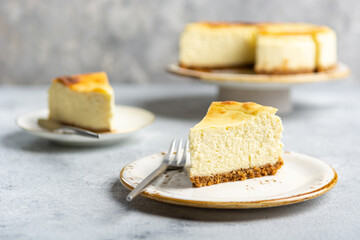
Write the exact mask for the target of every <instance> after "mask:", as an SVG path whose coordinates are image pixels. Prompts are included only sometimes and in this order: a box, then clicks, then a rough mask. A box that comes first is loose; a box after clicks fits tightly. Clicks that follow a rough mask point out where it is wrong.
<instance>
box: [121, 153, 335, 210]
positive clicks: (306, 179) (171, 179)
mask: <svg viewBox="0 0 360 240" xmlns="http://www.w3.org/2000/svg"><path fill="white" fill-rule="evenodd" d="M283 158H284V165H283V166H282V168H281V169H280V170H279V171H278V172H277V174H276V175H274V176H266V177H260V178H253V179H247V180H245V181H237V182H230V183H221V184H216V185H212V186H208V187H201V188H194V187H192V184H191V182H190V180H189V177H188V175H187V173H186V171H169V172H168V173H166V174H163V175H162V176H161V177H160V178H159V179H158V180H157V181H155V183H153V184H152V185H150V186H149V187H147V188H146V189H145V191H144V192H143V193H142V195H143V196H144V197H147V198H151V199H154V200H157V201H161V202H167V203H172V204H177V205H185V206H192V207H201V208H266V207H275V206H282V205H288V204H293V203H297V202H302V201H305V200H308V199H312V198H315V197H317V196H319V195H321V194H324V193H326V192H327V191H329V190H330V189H331V188H333V187H334V186H335V184H336V182H337V174H336V172H335V170H334V169H333V168H332V167H331V166H329V165H327V164H326V163H324V162H322V161H321V160H319V159H316V158H313V157H309V156H306V155H303V154H299V153H294V152H285V153H284V155H283ZM162 159H163V153H159V154H155V155H152V156H148V157H145V158H142V159H139V160H137V161H134V162H132V163H130V164H128V165H126V166H125V167H124V168H123V169H122V171H121V173H120V180H121V182H122V184H123V185H124V186H125V187H126V188H128V189H130V190H131V189H133V188H134V187H136V186H137V185H138V184H139V182H141V181H142V180H143V179H144V178H145V177H146V176H147V175H148V174H150V173H151V172H152V171H153V170H154V169H155V168H157V167H158V166H159V165H160V163H161V161H162Z"/></svg>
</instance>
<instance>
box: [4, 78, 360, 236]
mask: <svg viewBox="0 0 360 240" xmlns="http://www.w3.org/2000/svg"><path fill="white" fill-rule="evenodd" d="M115 91H116V97H117V103H118V104H125V105H133V106H139V107H143V108H146V109H148V110H150V111H152V112H154V113H155V114H156V115H157V120H156V121H155V123H154V124H153V125H151V126H149V127H147V128H145V129H143V130H141V131H140V132H138V133H137V134H136V135H134V136H133V137H131V138H129V139H127V140H125V141H123V142H121V143H120V144H117V145H112V146H107V147H98V148H95V147H92V148H69V147H64V146H60V145H56V144H53V143H51V142H48V141H46V140H43V139H39V138H36V137H33V136H30V135H28V134H26V133H24V132H22V131H20V130H19V129H18V128H17V126H16V125H15V123H14V119H15V117H16V116H18V115H19V114H21V113H25V112H28V111H31V110H34V109H38V108H43V107H46V86H44V87H1V89H0V119H1V121H0V126H1V132H0V176H1V177H0V239H147V238H149V239H186V238H188V239H204V238H209V239H213V238H217V239H218V238H219V237H220V238H222V239H228V238H236V239H240V238H241V239H260V238H262V239H352V238H353V239H357V238H358V236H359V234H360V207H359V201H358V199H359V197H360V187H359V184H360V175H359V171H360V159H359V156H360V87H359V86H356V85H352V84H350V83H348V82H346V81H344V82H333V83H322V84H312V85H306V86H299V87H295V88H294V91H293V99H294V102H295V111H294V112H293V113H292V114H289V115H287V116H284V117H283V123H284V127H285V131H284V139H283V141H284V144H285V149H286V150H292V151H297V152H300V153H304V154H308V155H311V156H314V157H317V158H320V159H322V160H323V161H325V162H327V163H329V164H331V165H332V166H333V167H334V168H335V169H336V171H337V172H338V175H339V182H338V184H337V185H336V186H335V188H334V189H333V190H332V191H330V192H328V193H327V194H325V195H323V196H321V197H319V198H316V199H313V200H310V201H307V202H303V203H299V204H296V205H290V206H285V207H277V208H269V209H258V210H211V209H196V208H188V207H181V206H173V205H168V204H163V203H158V202H156V201H152V200H148V199H145V198H142V197H138V198H136V199H135V200H134V201H133V202H131V203H127V202H126V201H125V196H126V194H127V193H128V191H127V190H126V189H125V188H124V187H123V186H122V185H121V183H120V182H119V180H118V175H119V172H120V170H121V169H122V167H123V166H124V165H125V164H127V163H129V162H131V161H133V160H135V159H138V158H140V157H143V156H146V155H149V154H152V153H156V152H159V151H164V150H166V149H167V147H168V144H169V142H170V140H171V139H172V138H173V137H185V136H186V135H187V133H188V130H189V128H190V127H192V126H193V125H194V124H195V123H196V122H198V121H199V120H200V119H201V118H202V117H203V115H204V114H205V112H206V109H207V107H208V105H209V103H210V102H211V100H213V99H214V98H215V97H216V88H215V87H214V86H210V85H202V84H195V83H188V82H185V83H184V84H172V85H170V84H168V85H166V84H165V85H164V84H161V85H160V84H158V85H141V86H131V85H130V86H129V85H127V86H125V85H121V86H116V87H115Z"/></svg>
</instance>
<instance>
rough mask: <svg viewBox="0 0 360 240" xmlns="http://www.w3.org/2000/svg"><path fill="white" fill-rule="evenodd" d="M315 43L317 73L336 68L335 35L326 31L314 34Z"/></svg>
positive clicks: (330, 31)
mask: <svg viewBox="0 0 360 240" xmlns="http://www.w3.org/2000/svg"><path fill="white" fill-rule="evenodd" d="M314 41H315V43H316V46H317V47H316V49H317V53H316V66H317V69H318V71H325V70H329V69H331V68H334V67H336V62H337V49H336V45H337V42H336V34H335V32H334V31H332V30H331V29H327V30H324V31H321V32H318V33H316V34H314Z"/></svg>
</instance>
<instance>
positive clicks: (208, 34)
mask: <svg viewBox="0 0 360 240" xmlns="http://www.w3.org/2000/svg"><path fill="white" fill-rule="evenodd" d="M255 33H256V28H255V27H254V26H251V25H239V26H236V25H233V26H231V27H229V26H226V27H211V26H209V25H207V24H190V25H188V26H187V28H186V30H185V32H184V33H183V34H182V35H181V38H180V53H179V61H180V63H181V64H182V65H183V66H187V67H203V68H206V67H214V68H221V67H234V66H246V65H249V64H253V63H254V59H255Z"/></svg>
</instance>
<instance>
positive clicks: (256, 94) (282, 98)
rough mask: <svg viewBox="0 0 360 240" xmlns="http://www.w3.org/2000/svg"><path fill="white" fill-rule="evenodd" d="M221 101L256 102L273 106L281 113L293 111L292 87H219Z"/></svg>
mask: <svg viewBox="0 0 360 240" xmlns="http://www.w3.org/2000/svg"><path fill="white" fill-rule="evenodd" d="M218 100H219V101H238V102H255V103H259V104H261V105H265V106H272V107H275V108H277V109H279V110H278V113H279V114H286V113H290V112H291V111H292V103H291V100H290V88H286V89H251V88H250V89H244V88H241V89H239V88H231V87H224V86H220V87H219V93H218Z"/></svg>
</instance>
